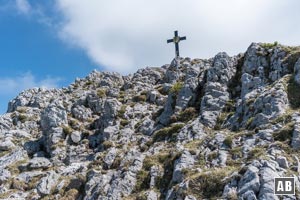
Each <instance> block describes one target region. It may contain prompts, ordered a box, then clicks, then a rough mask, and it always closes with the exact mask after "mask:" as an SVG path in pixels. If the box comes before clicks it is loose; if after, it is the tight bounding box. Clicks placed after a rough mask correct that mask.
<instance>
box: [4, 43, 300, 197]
mask: <svg viewBox="0 0 300 200" xmlns="http://www.w3.org/2000/svg"><path fill="white" fill-rule="evenodd" d="M177 67H178V68H177ZM299 149H300V48H299V47H287V46H283V45H279V44H277V43H274V44H265V43H253V44H251V45H250V47H249V48H248V49H247V51H246V52H245V53H244V54H239V55H237V56H234V57H230V56H228V55H227V54H226V53H219V54H217V55H216V56H215V57H214V58H211V59H190V58H180V60H179V61H178V62H176V61H173V62H172V63H171V64H170V65H164V66H162V67H147V68H145V69H140V70H138V71H137V72H136V73H134V74H133V75H128V76H121V75H120V74H118V73H108V72H97V71H93V72H92V73H91V74H89V75H88V76H87V77H86V78H83V79H76V81H75V82H74V83H73V84H71V85H70V86H69V87H67V88H62V89H51V90H44V89H39V88H34V89H30V90H27V91H24V92H22V93H21V94H20V95H19V96H17V97H16V98H15V99H13V100H12V101H10V102H9V106H8V111H7V113H6V114H4V115H2V116H0V199H83V200H94V199H104V200H117V199H137V200H146V199H147V200H156V199H177V200H195V199H232V200H234V199H247V200H250V199H251V200H255V199H299V198H300V195H299V194H300V193H299V192H300V182H299V181H300V177H299V170H300V164H299V156H300V154H299ZM281 176H292V177H295V180H296V195H291V196H281V197H279V196H275V195H274V191H273V190H274V188H273V187H274V182H273V178H274V177H281Z"/></svg>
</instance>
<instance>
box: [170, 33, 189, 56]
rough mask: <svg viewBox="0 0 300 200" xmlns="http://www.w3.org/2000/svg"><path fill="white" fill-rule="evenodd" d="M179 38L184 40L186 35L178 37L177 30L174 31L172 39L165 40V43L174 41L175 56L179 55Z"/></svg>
mask: <svg viewBox="0 0 300 200" xmlns="http://www.w3.org/2000/svg"><path fill="white" fill-rule="evenodd" d="M181 40H186V37H185V36H184V37H179V36H178V31H174V37H173V39H169V40H167V43H171V42H174V43H175V56H176V58H178V57H179V42H180V41H181Z"/></svg>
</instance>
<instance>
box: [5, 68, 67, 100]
mask: <svg viewBox="0 0 300 200" xmlns="http://www.w3.org/2000/svg"><path fill="white" fill-rule="evenodd" d="M60 80H61V79H60V78H52V77H46V78H45V79H42V80H37V78H36V77H34V76H33V75H32V74H31V73H30V72H27V73H24V74H21V75H20V76H17V77H2V78H1V77H0V94H1V95H2V96H6V95H15V94H17V93H19V92H21V91H23V90H25V89H30V88H33V87H42V88H48V89H49V88H57V87H58V83H59V81H60Z"/></svg>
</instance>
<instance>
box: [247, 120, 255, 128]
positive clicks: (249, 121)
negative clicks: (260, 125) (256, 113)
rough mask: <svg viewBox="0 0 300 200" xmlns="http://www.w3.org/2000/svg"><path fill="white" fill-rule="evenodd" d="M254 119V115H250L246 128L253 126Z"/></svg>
mask: <svg viewBox="0 0 300 200" xmlns="http://www.w3.org/2000/svg"><path fill="white" fill-rule="evenodd" d="M253 120H254V117H250V118H249V119H248V120H247V122H246V128H247V129H251V128H252V122H253Z"/></svg>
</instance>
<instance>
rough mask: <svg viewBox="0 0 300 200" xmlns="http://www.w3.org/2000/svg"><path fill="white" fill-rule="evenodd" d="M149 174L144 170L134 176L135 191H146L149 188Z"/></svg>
mask: <svg viewBox="0 0 300 200" xmlns="http://www.w3.org/2000/svg"><path fill="white" fill-rule="evenodd" d="M150 178H151V177H150V172H149V171H146V170H144V169H142V170H140V171H139V172H138V173H137V175H136V185H135V191H136V192H138V191H142V190H146V189H148V188H149V187H150Z"/></svg>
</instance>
